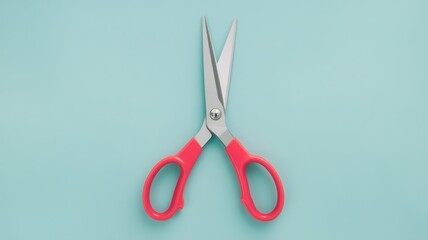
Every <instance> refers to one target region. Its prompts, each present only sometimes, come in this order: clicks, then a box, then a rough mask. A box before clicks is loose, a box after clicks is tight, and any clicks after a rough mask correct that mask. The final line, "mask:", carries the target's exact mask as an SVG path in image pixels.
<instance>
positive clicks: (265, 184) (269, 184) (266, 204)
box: [246, 163, 277, 214]
mask: <svg viewBox="0 0 428 240" xmlns="http://www.w3.org/2000/svg"><path fill="white" fill-rule="evenodd" d="M246 174H247V179H248V184H249V187H250V194H251V197H252V199H253V202H254V205H255V206H256V208H257V209H258V210H259V211H260V212H262V213H265V214H267V213H269V212H271V211H272V210H273V209H274V208H275V205H276V201H277V192H276V187H275V182H274V181H273V178H272V176H271V175H270V174H269V172H268V171H267V170H266V168H264V167H263V166H262V165H260V164H258V163H250V164H248V165H247V167H246Z"/></svg>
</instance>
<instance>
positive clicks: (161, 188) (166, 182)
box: [150, 163, 180, 213]
mask: <svg viewBox="0 0 428 240" xmlns="http://www.w3.org/2000/svg"><path fill="white" fill-rule="evenodd" d="M179 176H180V167H179V166H178V165H177V164H174V163H170V164H168V165H166V166H165V167H163V168H162V169H161V170H160V171H159V172H158V174H157V175H156V177H155V179H154V180H153V183H152V187H151V189H150V202H151V204H152V207H153V209H154V210H155V211H156V212H160V213H161V212H165V211H166V210H167V209H168V208H169V205H170V204H171V201H172V196H173V194H174V189H175V186H176V185H177V181H178V178H179Z"/></svg>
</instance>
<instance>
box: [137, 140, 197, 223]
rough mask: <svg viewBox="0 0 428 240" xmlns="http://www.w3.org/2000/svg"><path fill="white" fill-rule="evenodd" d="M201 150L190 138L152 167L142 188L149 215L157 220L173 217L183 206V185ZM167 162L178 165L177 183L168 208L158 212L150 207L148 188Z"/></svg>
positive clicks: (144, 203)
mask: <svg viewBox="0 0 428 240" xmlns="http://www.w3.org/2000/svg"><path fill="white" fill-rule="evenodd" d="M201 152H202V147H201V146H200V145H199V143H198V142H197V141H196V140H195V139H194V138H192V139H191V140H190V141H189V142H188V143H187V144H186V146H184V147H183V149H181V151H180V152H179V153H178V154H177V155H175V156H169V157H166V158H164V159H163V160H161V161H160V162H159V163H158V164H156V165H155V166H154V167H153V169H152V170H151V171H150V173H149V175H148V176H147V179H146V182H145V184H144V188H143V205H144V209H145V210H146V213H147V215H149V217H151V218H153V219H154V220H158V221H163V220H167V219H169V218H171V217H173V216H174V215H175V214H176V213H177V211H179V210H181V209H182V208H183V206H184V198H183V193H184V187H185V185H186V182H187V178H188V177H189V175H190V172H191V170H192V168H193V166H194V165H195V163H196V160H198V157H199V155H200V154H201ZM168 164H177V165H178V166H179V167H180V176H179V177H178V181H177V185H176V186H175V189H174V194H173V196H172V199H171V203H170V205H169V208H168V209H167V210H166V211H165V212H162V213H160V212H157V211H156V210H154V209H153V207H152V204H151V202H150V188H151V187H152V183H153V180H154V179H155V177H156V175H157V174H158V173H159V171H160V170H161V169H162V168H164V167H165V166H166V165H168Z"/></svg>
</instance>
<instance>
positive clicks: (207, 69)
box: [142, 17, 285, 221]
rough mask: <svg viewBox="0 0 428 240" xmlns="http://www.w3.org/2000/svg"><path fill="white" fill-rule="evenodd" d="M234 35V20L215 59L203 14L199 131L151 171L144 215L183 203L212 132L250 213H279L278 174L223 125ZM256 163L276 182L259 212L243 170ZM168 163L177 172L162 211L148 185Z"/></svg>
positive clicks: (160, 216) (172, 210)
mask: <svg viewBox="0 0 428 240" xmlns="http://www.w3.org/2000/svg"><path fill="white" fill-rule="evenodd" d="M235 36H236V20H234V21H233V24H232V27H231V29H230V31H229V34H228V36H227V39H226V43H225V45H224V47H223V50H222V53H221V55H220V59H219V60H218V61H217V60H216V57H215V55H214V50H213V47H212V43H211V38H210V34H209V31H208V26H207V22H206V19H205V17H203V18H202V41H203V44H202V47H203V65H204V85H205V107H206V108H205V115H206V116H205V120H204V122H203V124H202V127H201V129H200V130H199V132H198V133H197V134H196V136H194V137H193V138H192V139H190V141H189V142H188V143H187V144H186V145H185V146H184V147H183V148H182V149H181V150H180V151H179V152H178V153H177V154H176V155H172V156H168V157H166V158H164V159H163V160H161V161H160V162H159V163H158V164H156V165H155V166H154V167H153V169H152V170H151V171H150V173H149V175H148V177H147V179H146V182H145V184H144V188H143V196H142V199H143V205H144V209H145V210H146V213H147V215H149V216H150V217H151V218H152V219H154V220H158V221H163V220H167V219H170V218H171V217H173V216H174V215H175V214H176V213H177V212H178V211H179V210H181V209H182V208H183V206H184V197H183V193H184V188H185V185H186V182H187V179H188V177H189V175H190V172H191V171H192V168H193V166H194V165H195V163H196V161H197V159H198V157H199V155H200V154H201V152H202V148H203V147H204V146H205V144H206V143H207V142H208V141H209V140H210V139H211V137H212V135H213V134H214V135H215V136H216V137H218V138H219V139H220V140H221V142H222V143H223V144H224V146H225V149H226V152H227V155H228V156H229V159H230V161H231V162H232V165H233V168H234V170H235V172H236V176H237V178H238V181H239V185H240V189H241V193H242V195H241V201H242V203H243V205H244V206H245V207H246V209H247V211H248V212H249V214H250V215H251V216H252V217H254V218H255V219H257V220H259V221H271V220H273V219H275V218H276V217H278V215H279V214H280V213H281V211H282V209H283V207H284V202H285V193H284V187H283V185H282V182H281V178H280V176H279V175H278V173H277V172H276V170H275V169H274V167H273V166H272V165H271V164H270V163H269V162H268V161H266V160H265V159H263V158H261V157H258V156H254V155H251V154H250V153H249V152H248V151H247V150H246V149H245V148H244V147H243V146H242V145H241V143H240V142H239V141H238V139H236V138H234V137H233V136H232V134H231V133H230V131H229V129H228V128H227V126H226V115H225V109H226V103H227V98H228V92H229V82H230V74H231V67H232V59H233V50H234V45H235ZM252 163H255V164H259V165H261V166H262V167H264V168H265V169H266V170H267V171H268V172H269V174H270V175H271V177H272V178H273V181H274V183H275V186H276V193H277V194H276V195H277V201H276V205H275V207H274V209H273V210H272V211H271V212H269V213H263V212H260V211H259V210H258V209H257V208H256V206H255V204H254V201H253V199H252V197H251V193H250V188H249V185H248V179H247V174H246V167H247V166H248V165H249V164H252ZM169 164H176V165H178V166H179V167H180V175H179V177H178V180H177V184H176V186H175V189H174V193H173V196H172V199H171V203H170V206H169V208H168V209H167V210H166V211H165V212H157V211H156V210H155V209H153V207H152V204H151V202H150V189H151V186H152V183H153V180H154V178H155V177H156V175H157V174H158V173H159V171H160V170H161V169H162V168H164V167H165V166H167V165H169Z"/></svg>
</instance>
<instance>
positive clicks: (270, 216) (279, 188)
mask: <svg viewBox="0 0 428 240" xmlns="http://www.w3.org/2000/svg"><path fill="white" fill-rule="evenodd" d="M226 152H227V154H228V155H229V158H230V160H231V162H232V165H233V167H234V169H235V172H236V175H237V177H238V181H239V185H240V187H241V192H242V196H241V201H242V204H244V206H245V207H246V208H247V210H248V212H249V213H250V215H251V216H253V217H254V218H255V219H257V220H259V221H272V220H274V219H275V218H276V217H278V216H279V214H280V213H281V211H282V209H283V207H284V202H285V193H284V187H283V185H282V182H281V178H280V177H279V175H278V173H277V172H276V171H275V168H274V167H273V166H272V165H271V164H270V163H269V162H268V161H266V160H264V159H263V158H261V157H257V156H253V155H251V154H250V153H248V152H247V150H246V149H245V148H244V147H243V146H242V145H241V143H240V142H239V141H238V140H237V139H236V138H235V139H233V140H232V141H231V142H230V143H229V145H227V147H226ZM250 163H257V164H260V165H261V166H263V167H264V168H266V170H267V171H268V172H269V174H270V175H271V176H272V178H273V181H274V183H275V186H276V192H277V200H276V205H275V208H274V209H273V210H272V211H271V212H270V213H262V212H260V211H259V210H258V209H257V208H256V206H255V204H254V201H253V198H252V197H251V192H250V187H249V185H248V179H247V173H246V171H245V170H246V168H247V166H248V164H250Z"/></svg>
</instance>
